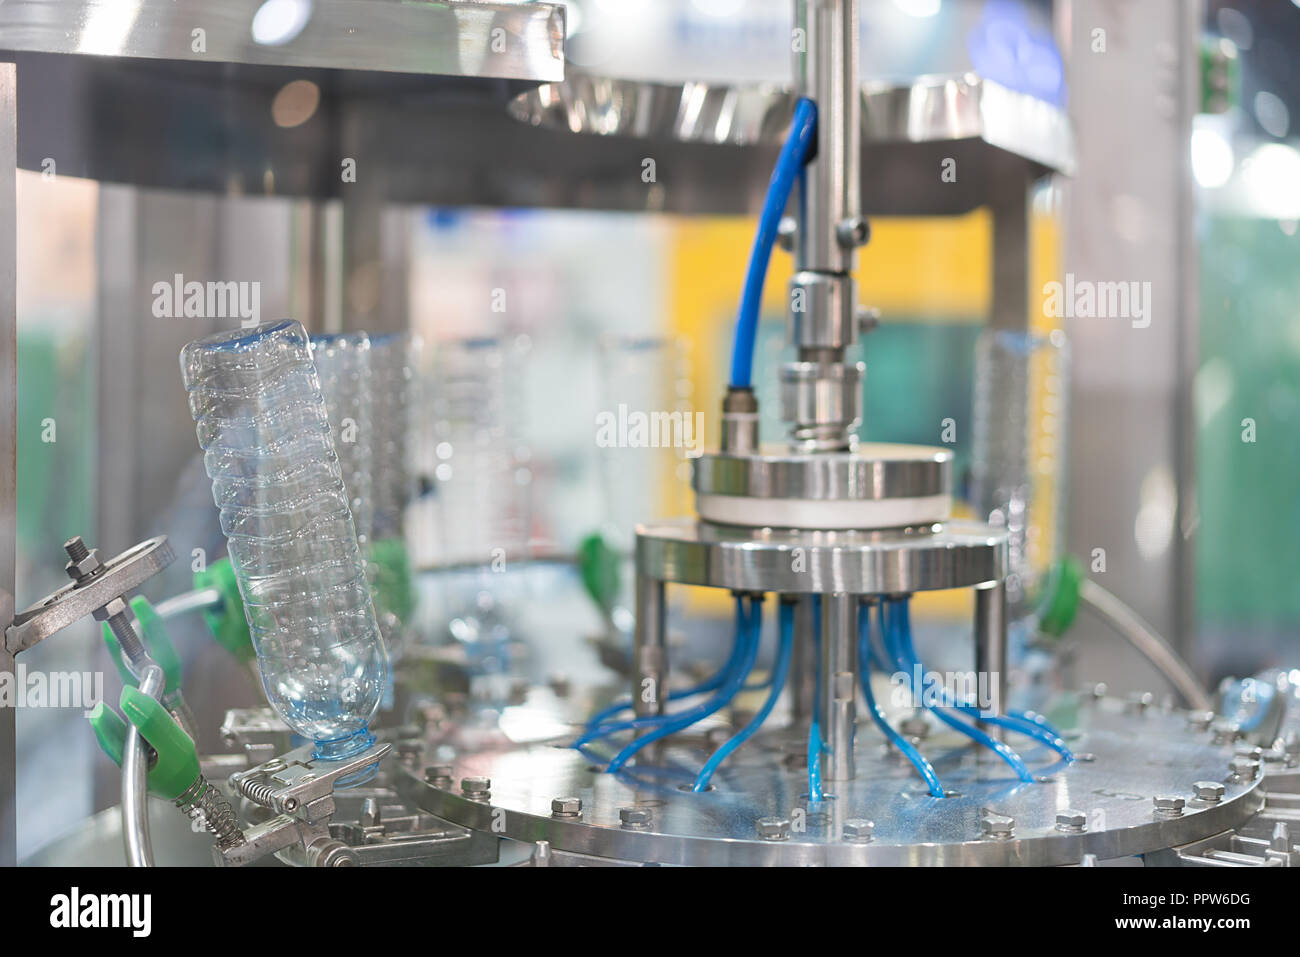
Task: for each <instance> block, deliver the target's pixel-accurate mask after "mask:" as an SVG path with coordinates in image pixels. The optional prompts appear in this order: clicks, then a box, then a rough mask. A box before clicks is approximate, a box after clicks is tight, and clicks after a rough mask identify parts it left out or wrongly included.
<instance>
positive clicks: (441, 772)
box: [424, 764, 452, 787]
mask: <svg viewBox="0 0 1300 957" xmlns="http://www.w3.org/2000/svg"><path fill="white" fill-rule="evenodd" d="M451 772H452V767H451V765H450V764H435V765H433V766H432V767H428V768H425V769H424V779H425V780H426V781H428V782H429V783H430V784H439V782H442V783H441V784H440V785H439V786H441V787H445V786H446V785H448V784H450V783H451Z"/></svg>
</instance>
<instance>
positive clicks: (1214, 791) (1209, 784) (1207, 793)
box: [1192, 781, 1225, 804]
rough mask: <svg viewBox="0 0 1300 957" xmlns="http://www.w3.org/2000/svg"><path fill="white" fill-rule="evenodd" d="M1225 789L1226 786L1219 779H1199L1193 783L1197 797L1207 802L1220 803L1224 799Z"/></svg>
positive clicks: (1193, 789)
mask: <svg viewBox="0 0 1300 957" xmlns="http://www.w3.org/2000/svg"><path fill="white" fill-rule="evenodd" d="M1224 790H1225V788H1224V787H1223V785H1222V784H1220V783H1219V782H1218V781H1197V782H1196V783H1195V784H1193V785H1192V791H1193V792H1195V794H1196V799H1197V800H1198V801H1204V802H1206V803H1207V804H1218V803H1219V802H1220V801H1222V800H1223V792H1224Z"/></svg>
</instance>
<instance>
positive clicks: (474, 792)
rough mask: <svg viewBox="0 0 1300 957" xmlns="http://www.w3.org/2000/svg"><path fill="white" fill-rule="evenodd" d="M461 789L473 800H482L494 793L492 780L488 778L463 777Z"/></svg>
mask: <svg viewBox="0 0 1300 957" xmlns="http://www.w3.org/2000/svg"><path fill="white" fill-rule="evenodd" d="M460 789H461V791H462V792H463V793H464V795H465V797H467V798H469V799H470V800H471V801H482V800H483V799H484V798H486V797H487V796H488V795H489V794H491V793H492V781H491V780H490V779H488V778H461V779H460Z"/></svg>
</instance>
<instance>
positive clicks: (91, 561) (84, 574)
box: [63, 548, 104, 581]
mask: <svg viewBox="0 0 1300 957" xmlns="http://www.w3.org/2000/svg"><path fill="white" fill-rule="evenodd" d="M103 567H104V563H103V562H101V561H100V560H99V549H98V548H92V549H91V550H90V552H89V554H87V555H86V557H85V558H83V559H81V560H80V561H75V562H68V564H66V565H64V566H63V569H64V571H66V572H67V573H68V577H69V578H71V579H72V580H73V581H81V580H82V579H83V578H88V577H89V576H91V575H93V574H95V572H97V571H99V570H100V569H101V568H103Z"/></svg>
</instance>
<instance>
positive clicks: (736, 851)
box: [396, 729, 1265, 867]
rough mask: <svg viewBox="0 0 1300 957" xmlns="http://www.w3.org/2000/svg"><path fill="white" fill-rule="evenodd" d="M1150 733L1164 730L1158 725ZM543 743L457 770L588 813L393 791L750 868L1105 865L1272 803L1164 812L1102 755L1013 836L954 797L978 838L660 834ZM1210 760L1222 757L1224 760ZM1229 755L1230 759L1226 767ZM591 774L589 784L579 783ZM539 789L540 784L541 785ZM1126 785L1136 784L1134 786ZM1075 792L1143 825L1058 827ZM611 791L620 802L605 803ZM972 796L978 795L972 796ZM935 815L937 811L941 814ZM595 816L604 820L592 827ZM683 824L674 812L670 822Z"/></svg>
mask: <svg viewBox="0 0 1300 957" xmlns="http://www.w3.org/2000/svg"><path fill="white" fill-rule="evenodd" d="M1134 730H1135V731H1136V730H1139V729H1134ZM1148 730H1149V731H1150V732H1151V733H1155V734H1157V735H1159V734H1160V732H1159V731H1157V730H1155V729H1148ZM1110 736H1111V737H1112V738H1114V737H1115V736H1116V732H1115V731H1114V730H1111V731H1110ZM1122 740H1124V741H1127V742H1128V743H1129V744H1130V745H1134V742H1136V741H1138V740H1139V739H1138V738H1137V737H1135V736H1134V735H1132V734H1130V735H1127V736H1124V737H1123V739H1122ZM1161 740H1163V738H1162V739H1161ZM1180 740H1181V742H1182V744H1181V746H1182V747H1186V746H1189V745H1191V744H1193V739H1192V738H1190V737H1187V736H1184V737H1183V738H1181V739H1180ZM1150 744H1151V742H1147V743H1146V744H1144V745H1143V746H1141V747H1136V746H1134V750H1133V751H1132V752H1131V753H1129V754H1128V757H1131V758H1133V759H1134V760H1135V761H1136V764H1135V765H1132V766H1129V767H1128V768H1127V769H1128V770H1129V771H1133V770H1134V769H1135V768H1140V767H1141V766H1144V765H1146V764H1147V760H1148V758H1147V755H1148V750H1147V749H1148V747H1149V746H1150ZM547 750H548V749H547V748H546V746H545V745H538V744H529V745H519V746H517V747H515V748H514V749H512V750H507V751H505V752H502V753H500V754H484V755H466V756H464V758H463V759H462V760H461V762H460V764H459V765H458V767H459V768H461V770H467V771H468V770H472V771H473V773H476V774H483V775H487V776H489V777H495V776H496V775H495V774H493V773H492V772H493V768H495V769H496V770H497V771H498V772H499V771H500V770H501V768H502V767H503V765H502V764H501V763H499V762H504V766H506V767H510V768H514V769H516V770H523V769H526V768H531V774H532V775H533V778H532V780H533V782H534V784H533V785H530V789H531V790H530V793H532V792H537V793H534V794H533V797H534V798H536V799H537V800H536V801H534V804H536V806H537V807H539V808H544V807H546V806H548V805H549V799H548V800H541V799H540V797H539V795H540V794H541V793H542V792H543V791H544V790H545V789H546V788H547V787H552V786H555V787H559V788H560V789H561V790H560V791H559V792H557V793H565V794H568V793H574V794H580V795H583V796H584V801H585V805H586V806H584V808H583V812H582V817H580V818H563V817H556V816H550V815H546V814H545V811H544V810H541V811H539V812H533V811H532V810H522V809H521V808H520V806H518V805H521V804H522V805H524V806H528V801H527V800H522V799H520V798H519V796H518V795H517V794H516V793H512V794H511V796H509V797H506V796H502V797H496V796H489V797H487V798H486V799H485V800H483V801H475V800H471V799H469V798H467V797H465V796H464V795H462V794H460V793H456V792H453V791H450V790H444V789H442V788H439V787H437V786H435V785H434V784H431V783H429V782H427V781H425V780H422V779H421V778H420V777H418V776H417V775H419V774H420V768H418V767H401V768H400V769H398V770H397V772H396V788H397V791H398V793H399V794H400V795H401V796H402V797H403V798H404V799H405V800H407V801H409V802H411V803H413V804H415V805H417V806H418V807H420V808H422V809H423V810H425V811H428V812H429V813H431V814H434V815H436V816H438V817H440V818H442V819H444V820H448V821H451V822H453V823H455V824H460V825H462V826H465V827H469V828H473V829H475V830H478V831H485V832H490V833H493V834H496V835H498V836H501V837H506V838H510V839H512V840H517V841H525V842H536V841H548V842H549V843H550V844H551V845H552V847H554V848H556V849H561V850H565V851H570V852H573V853H578V854H588V855H593V856H596V857H602V858H607V859H613V860H623V861H641V862H646V863H655V864H667V865H684V866H749V867H763V866H981V867H989V866H993V867H1001V866H1012V865H1015V866H1062V865H1073V864H1078V863H1079V862H1080V860H1081V859H1082V857H1083V855H1085V854H1095V855H1097V857H1098V858H1099V859H1101V860H1113V859H1117V858H1121V857H1127V856H1131V855H1140V854H1146V853H1150V852H1153V851H1158V850H1162V849H1165V848H1169V847H1174V846H1178V845H1181V844H1186V843H1188V842H1189V841H1192V840H1197V839H1200V838H1203V837H1206V836H1210V835H1213V834H1218V833H1221V832H1223V831H1226V830H1229V829H1231V828H1235V827H1239V826H1241V825H1242V824H1243V823H1244V822H1246V821H1248V820H1249V819H1250V818H1251V817H1252V816H1253V815H1255V814H1256V813H1258V812H1259V811H1260V809H1261V808H1262V807H1263V806H1264V800H1265V793H1264V789H1263V788H1262V787H1261V784H1260V780H1256V781H1254V782H1251V783H1249V784H1246V785H1235V787H1238V788H1240V790H1238V791H1237V792H1236V793H1233V794H1230V795H1229V796H1228V797H1226V799H1224V800H1223V801H1222V802H1220V803H1217V804H1205V803H1200V802H1194V804H1193V806H1192V807H1189V808H1188V810H1187V811H1186V812H1185V813H1183V814H1181V815H1179V816H1170V817H1164V816H1161V815H1159V814H1154V813H1152V812H1151V811H1150V807H1151V803H1150V801H1147V800H1138V801H1134V799H1135V798H1136V799H1140V798H1143V797H1144V795H1139V794H1136V793H1128V792H1127V791H1124V790H1121V791H1114V790H1113V789H1111V790H1110V793H1109V794H1106V793H1105V792H1106V791H1107V789H1106V788H1102V789H1100V790H1097V789H1095V788H1096V787H1097V786H1098V785H1099V783H1100V781H1087V778H1089V777H1091V776H1093V775H1096V774H1098V773H1100V775H1101V778H1106V776H1107V772H1105V771H1104V766H1105V764H1107V763H1108V761H1107V756H1106V755H1104V754H1103V755H1098V756H1097V762H1096V764H1084V765H1079V764H1076V765H1075V766H1074V767H1072V768H1071V769H1068V770H1066V771H1064V772H1062V774H1064V775H1067V776H1069V775H1075V776H1076V777H1077V778H1078V779H1077V780H1075V779H1073V778H1072V779H1071V780H1073V783H1074V785H1075V786H1074V787H1070V788H1065V787H1064V785H1063V784H1061V783H1059V782H1057V783H1046V784H1040V785H1036V786H1030V787H1039V788H1042V789H1043V790H1042V791H1041V793H1040V796H1039V798H1040V799H1039V800H1038V801H1037V802H1034V807H1035V808H1037V812H1036V814H1035V815H1034V817H1036V818H1037V819H1039V820H1040V821H1041V822H1042V823H1039V824H1038V825H1036V826H1034V827H1027V826H1026V825H1025V824H1023V823H1020V822H1018V826H1017V834H1016V836H1014V837H1012V838H1009V839H1004V840H998V839H990V838H987V837H983V838H980V837H975V836H974V835H976V834H978V833H979V820H978V816H977V815H975V813H974V812H975V808H974V807H973V806H971V804H972V801H971V799H968V798H963V797H957V798H954V799H952V801H951V804H952V809H951V810H952V812H953V814H952V815H949V820H948V823H949V824H952V825H954V826H956V827H958V829H959V830H961V831H963V832H965V833H969V834H972V839H969V840H955V841H917V842H914V843H899V842H891V841H875V840H873V841H871V842H869V843H852V842H848V841H844V840H821V841H808V840H798V839H794V838H791V839H787V840H782V841H767V840H761V839H758V838H757V837H753V838H747V837H744V836H740V835H736V834H732V833H730V832H728V831H727V828H726V827H725V826H724V822H721V821H717V820H715V819H714V818H713V817H712V816H710V815H707V814H706V815H705V816H704V817H702V818H700V823H702V824H703V825H705V826H708V827H712V828H717V830H718V833H716V834H682V833H672V832H667V831H665V830H662V829H661V827H662V825H659V824H652V825H651V826H650V827H647V828H644V829H633V828H628V827H620V826H618V825H616V824H612V823H609V815H610V813H611V812H612V811H614V810H615V808H614V805H618V804H638V803H639V801H638V792H637V790H636V789H635V788H633V787H630V786H626V787H623V788H619V789H617V793H615V794H607V795H605V797H604V798H602V800H601V801H600V802H599V804H598V805H597V803H596V802H595V797H594V796H595V794H596V793H597V792H595V791H593V786H594V784H595V783H596V782H597V780H599V781H601V782H602V783H604V778H605V777H606V776H605V775H603V774H601V773H599V772H598V771H595V770H590V769H589V770H587V771H585V772H583V773H582V774H580V775H579V776H578V778H575V779H573V780H565V774H564V772H563V771H562V770H560V765H570V766H571V765H573V764H574V761H575V759H576V760H577V761H579V762H581V763H583V764H585V763H586V761H585V759H582V758H581V757H580V756H578V755H577V754H576V752H572V751H569V750H567V749H560V748H550V749H549V751H550V753H549V754H547V753H546V752H547ZM552 757H553V758H554V760H555V762H558V763H557V765H556V767H555V768H551V769H549V770H546V769H543V768H542V767H539V766H538V765H537V762H538V760H539V759H540V760H541V761H542V763H543V764H545V763H547V761H548V760H549V759H550V758H552ZM1112 757H1114V756H1112ZM1119 760H1120V762H1121V764H1123V763H1124V759H1123V758H1119ZM1213 760H1214V761H1217V757H1215V758H1213ZM1226 760H1227V759H1226V757H1225V758H1224V763H1225V766H1226ZM1150 766H1151V767H1152V768H1154V769H1155V771H1154V772H1153V773H1154V774H1155V776H1156V778H1157V779H1159V776H1160V773H1161V772H1160V765H1159V763H1158V762H1157V763H1155V764H1152V765H1150ZM1201 770H1204V769H1203V768H1202V769H1201ZM864 773H866V772H864ZM1189 773H1190V774H1193V775H1194V774H1195V773H1196V772H1195V771H1189ZM580 779H581V780H580ZM588 779H589V780H588ZM584 780H585V781H586V784H584V783H583V781H584ZM871 780H874V781H876V784H875V785H871V784H870V781H866V780H865V779H864V780H863V781H860V782H859V784H863V783H866V784H868V785H869V786H873V787H874V786H876V785H879V786H883V787H887V788H893V787H894V786H895V785H899V786H902V787H904V788H906V787H907V785H906V780H905V779H904V780H903V781H897V780H895V779H894V778H892V777H890V778H884V779H879V780H876V779H875V778H872V779H871ZM1085 782H1086V786H1085ZM538 786H540V788H541V791H538ZM1128 786H1130V787H1134V786H1137V785H1136V784H1134V783H1133V782H1128ZM1143 786H1144V787H1145V785H1143ZM526 790H529V789H526ZM1073 790H1080V791H1081V793H1080V795H1079V797H1086V798H1089V799H1091V801H1093V802H1101V803H1103V804H1104V802H1106V801H1111V802H1118V803H1117V804H1115V805H1114V808H1116V809H1117V808H1118V807H1119V806H1120V805H1124V804H1129V806H1130V808H1131V810H1132V811H1133V812H1136V813H1137V814H1138V815H1139V818H1140V820H1139V822H1138V823H1133V819H1132V818H1131V817H1130V816H1129V815H1125V816H1124V817H1125V820H1124V822H1123V823H1120V824H1118V825H1116V824H1112V825H1110V826H1106V825H1104V824H1103V825H1102V826H1100V827H1093V826H1090V827H1089V829H1088V830H1086V831H1084V832H1082V833H1067V832H1063V831H1060V830H1056V829H1053V828H1052V827H1051V824H1050V822H1051V819H1052V815H1054V814H1055V813H1056V812H1057V810H1059V808H1058V805H1057V801H1058V799H1060V798H1061V797H1063V796H1065V795H1068V794H1069V793H1070V792H1071V791H1073ZM1024 793H1026V794H1028V793H1035V792H1024ZM701 797H703V796H702V795H688V794H681V795H680V796H672V797H668V798H666V800H667V801H668V802H669V804H674V803H677V802H684V801H689V800H699V799H700V798H701ZM611 798H612V800H613V805H611V804H610V803H609V801H610V799H611ZM980 800H982V799H980ZM498 802H503V803H498ZM1129 802H1132V803H1131V804H1130V803H1129ZM652 803H658V804H659V805H660V808H659V810H658V811H656V818H657V819H658V818H659V817H660V816H661V815H666V816H669V817H673V815H672V814H671V813H670V811H669V809H668V808H665V807H662V804H663V801H662V800H660V801H658V802H652ZM765 803H769V802H767V801H765V800H763V799H759V800H758V805H760V806H761V805H763V804H765ZM942 803H944V804H947V803H949V802H942ZM976 803H979V801H978V800H977V801H976ZM991 803H992V804H993V805H994V806H995V807H999V806H1005V805H1002V804H1001V802H998V801H997V799H992V800H991ZM1040 805H1041V806H1040ZM855 806H856V805H855ZM1087 806H1088V805H1085V807H1087ZM933 810H935V812H936V813H939V812H938V811H937V809H933ZM990 810H994V808H990ZM719 813H721V812H719ZM748 813H751V814H752V813H754V809H753V808H750V809H749V812H748ZM846 813H849V812H846ZM1017 814H1018V815H1023V814H1024V811H1023V810H1017ZM953 815H955V816H953ZM597 818H598V819H599V821H600V823H597V822H596V819H597ZM615 819H616V818H615ZM676 819H677V818H676V817H674V820H676ZM1102 819H1103V820H1104V819H1105V818H1104V817H1103V818H1102ZM1091 824H1092V822H1090V825H1091ZM1044 825H1045V826H1044Z"/></svg>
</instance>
